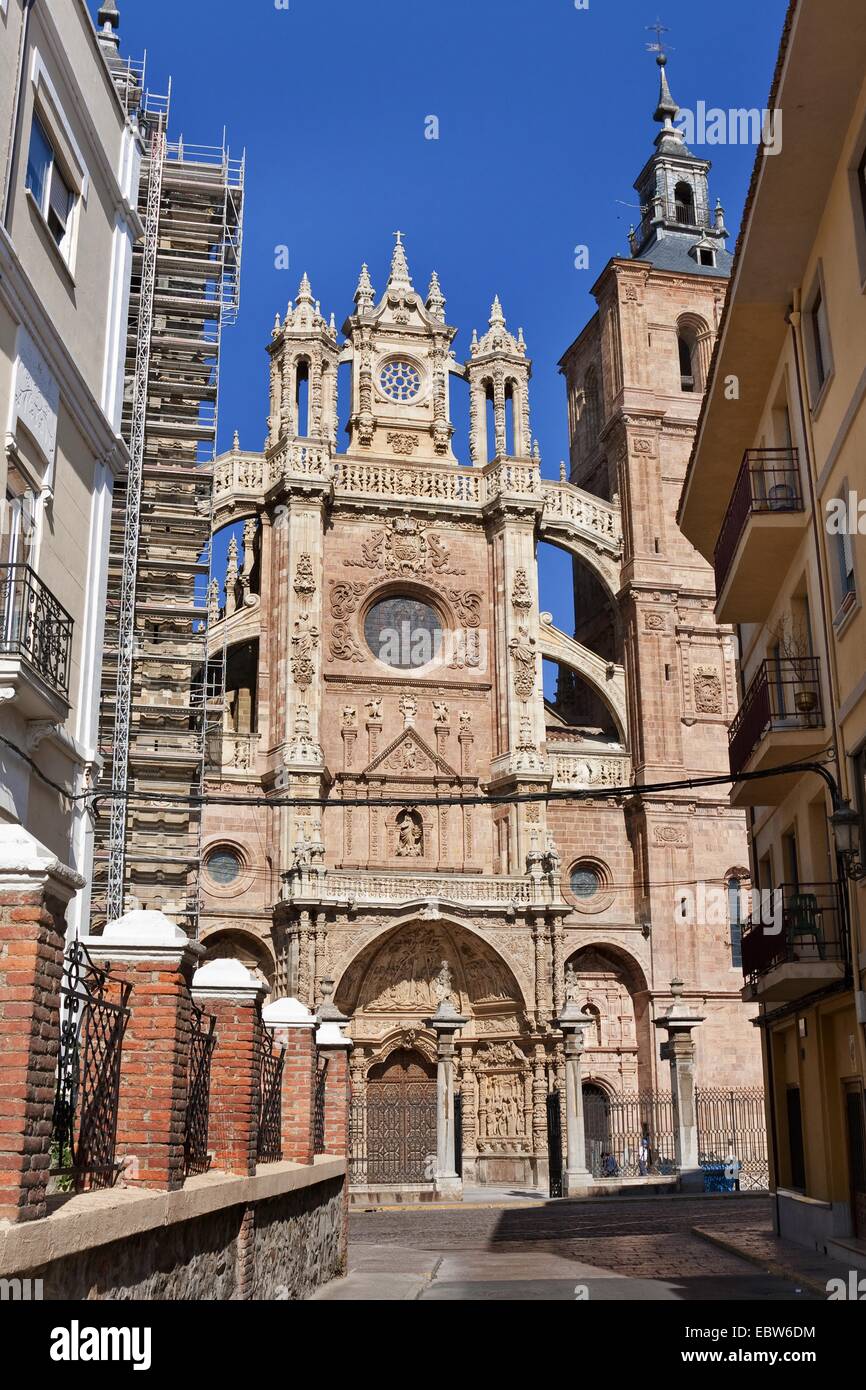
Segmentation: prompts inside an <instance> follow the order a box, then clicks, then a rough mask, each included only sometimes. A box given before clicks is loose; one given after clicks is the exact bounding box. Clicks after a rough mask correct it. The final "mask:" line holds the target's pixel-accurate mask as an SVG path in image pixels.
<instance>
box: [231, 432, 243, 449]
mask: <svg viewBox="0 0 866 1390" xmlns="http://www.w3.org/2000/svg"><path fill="white" fill-rule="evenodd" d="M240 448H241V437H240V435H239V434H238V432H237V430H235V434H234V439H233V440H232V453H233V454H238V453H240Z"/></svg>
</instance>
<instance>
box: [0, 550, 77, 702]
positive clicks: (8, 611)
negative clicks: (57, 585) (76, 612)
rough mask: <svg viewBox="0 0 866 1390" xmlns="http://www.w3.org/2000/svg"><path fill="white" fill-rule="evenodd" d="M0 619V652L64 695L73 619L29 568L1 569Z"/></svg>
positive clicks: (9, 566) (67, 690)
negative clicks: (16, 658) (20, 659)
mask: <svg viewBox="0 0 866 1390" xmlns="http://www.w3.org/2000/svg"><path fill="white" fill-rule="evenodd" d="M0 615H2V630H0V651H3V652H5V653H8V654H10V655H12V656H23V657H24V658H25V660H26V661H27V662H29V664H30V665H31V666H32V667H33V669H34V670H35V671H37V672H38V673H39V675H40V676H41V677H42V678H43V680H44V681H45V682H46V684H47V685H50V686H51V688H52V690H55V691H58V692H59V693H60V694H61V695H67V694H68V693H69V656H70V652H71V650H72V626H73V624H72V618H71V617H70V616H69V614H68V613H67V611H66V609H65V608H64V607H63V605H62V603H58V601H57V599H56V598H55V597H54V595H53V594H52V592H51V590H50V589H49V588H47V587H46V585H45V584H43V583H42V580H41V579H40V578H39V576H38V575H37V574H36V573H35V571H34V570H32V569H31V568H30V566H29V565H0Z"/></svg>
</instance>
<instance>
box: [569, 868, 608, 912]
mask: <svg viewBox="0 0 866 1390" xmlns="http://www.w3.org/2000/svg"><path fill="white" fill-rule="evenodd" d="M568 887H569V891H570V894H571V901H572V904H573V906H574V907H575V908H576V909H577V911H578V912H585V913H590V914H591V913H595V912H603V911H604V909H605V908H607V907H610V904H611V903H612V902H613V900H614V896H615V894H614V887H613V882H612V880H611V874H610V869H609V868H608V866H607V864H604V863H603V862H602V861H601V860H600V859H596V858H593V857H590V856H589V855H585V856H584V857H583V858H582V859H579V860H578V861H577V863H576V864H573V865H572V867H571V871H570V873H569V875H568Z"/></svg>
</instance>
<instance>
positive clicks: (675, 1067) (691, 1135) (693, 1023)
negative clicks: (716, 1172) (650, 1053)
mask: <svg viewBox="0 0 866 1390" xmlns="http://www.w3.org/2000/svg"><path fill="white" fill-rule="evenodd" d="M671 994H672V995H673V996H674V1002H673V1004H672V1005H671V1007H670V1008H669V1009H668V1010H667V1011H666V1012H665V1013H664V1014H662V1016H661V1018H657V1019H655V1026H656V1028H663V1029H664V1030H665V1032H666V1033H667V1035H668V1040H667V1042H666V1043H665V1044H663V1056H666V1057H667V1060H668V1061H669V1062H670V1067H671V1098H672V1101H673V1112H674V1128H675V1138H676V1146H677V1147H676V1152H677V1167H678V1169H679V1174H680V1189H681V1190H682V1191H684V1192H703V1190H704V1175H703V1171H702V1169H701V1167H700V1164H699V1162H698V1114H697V1103H696V1099H695V1040H694V1038H693V1037H692V1033H693V1031H694V1029H695V1028H697V1026H698V1024H699V1023H703V1022H704V1016H703V1015H701V1014H697V1013H694V1012H693V1011H692V1010H691V1009H690V1008H689V1006H688V1005H687V1004H685V1003H684V1002H683V998H682V994H683V982H682V980H679V979H677V980H671Z"/></svg>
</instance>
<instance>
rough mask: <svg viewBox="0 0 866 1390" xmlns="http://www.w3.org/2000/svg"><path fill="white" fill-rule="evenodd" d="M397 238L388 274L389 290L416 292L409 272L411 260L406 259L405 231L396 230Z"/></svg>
mask: <svg viewBox="0 0 866 1390" xmlns="http://www.w3.org/2000/svg"><path fill="white" fill-rule="evenodd" d="M394 236H395V238H396V242H395V246H394V254H393V256H392V257H391V274H390V275H389V276H388V289H389V290H408V291H409V293H410V294H411V293H413V292H414V288H415V287H414V285H413V284H412V276H411V275H410V274H409V262H408V261H407V260H406V249H405V247H404V245H403V233H402V232H395V233H394Z"/></svg>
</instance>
